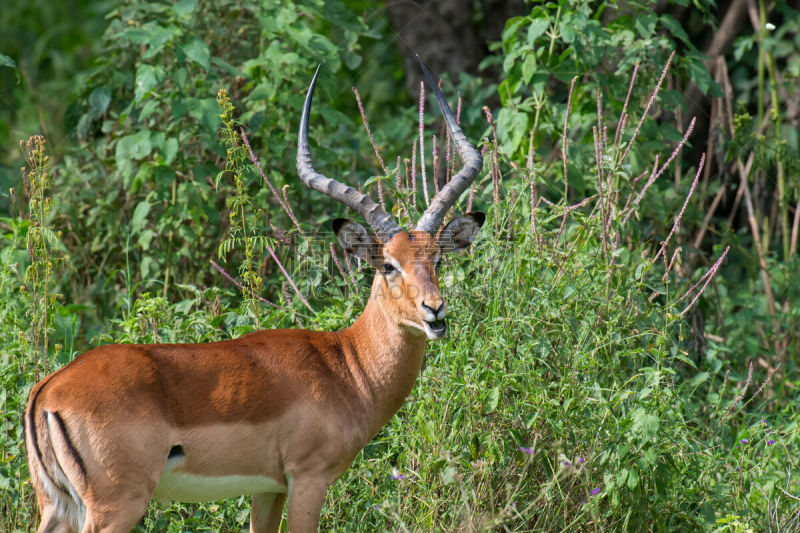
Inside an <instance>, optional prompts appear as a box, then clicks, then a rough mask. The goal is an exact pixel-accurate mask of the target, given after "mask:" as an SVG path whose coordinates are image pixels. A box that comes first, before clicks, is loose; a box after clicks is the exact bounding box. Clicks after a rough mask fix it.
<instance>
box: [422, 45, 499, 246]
mask: <svg viewBox="0 0 800 533" xmlns="http://www.w3.org/2000/svg"><path fill="white" fill-rule="evenodd" d="M417 60H418V61H419V64H420V66H421V67H422V72H424V73H425V77H426V78H427V79H428V84H429V85H430V86H431V89H433V93H434V94H435V95H436V100H437V101H438V102H439V108H440V109H441V110H442V115H444V120H445V122H447V129H448V130H450V136H451V137H452V138H453V141H455V143H456V148H457V149H458V153H459V154H460V155H461V160H462V161H463V162H464V166H463V167H462V168H461V170H460V171H459V172H458V174H456V175H455V176H453V178H452V179H451V180H450V182H448V183H447V184H446V185H445V186H444V187H442V189H441V190H440V191H439V194H437V195H436V196H435V197H434V198H433V200H431V204H430V206H428V209H426V210H425V213H423V215H422V217H420V219H419V221H418V222H417V226H416V229H418V230H424V231H427V232H428V233H430V234H435V233H436V230H437V229H438V228H439V226H441V224H442V220H443V219H444V216H445V215H446V214H447V210H448V209H450V208H451V207H452V206H453V204H454V203H455V202H456V200H458V198H459V197H460V196H461V194H462V193H463V192H464V191H466V190H467V188H468V187H469V186H470V184H472V182H473V181H475V177H476V176H477V175H478V172H479V171H480V169H481V167H482V165H483V158H482V157H481V153H480V152H479V151H478V150H476V149H475V147H474V146H472V144H470V142H469V140H467V136H466V135H464V132H463V131H461V127H460V126H459V125H458V122H457V121H456V117H454V116H453V111H452V110H451V109H450V106H449V105H448V104H447V100H445V98H444V95H443V94H442V91H441V90H440V89H439V87H438V86H437V85H436V84H435V83H434V82H433V76H431V73H430V71H428V68H427V67H426V66H425V63H423V62H422V59H421V58H420V57H419V54H417Z"/></svg>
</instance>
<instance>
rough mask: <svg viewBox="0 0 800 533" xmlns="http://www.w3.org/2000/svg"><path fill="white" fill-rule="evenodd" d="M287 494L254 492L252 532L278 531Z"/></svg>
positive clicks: (251, 514) (251, 511)
mask: <svg viewBox="0 0 800 533" xmlns="http://www.w3.org/2000/svg"><path fill="white" fill-rule="evenodd" d="M285 501H286V494H276V493H269V492H265V493H262V494H253V504H252V507H251V509H250V533H278V526H280V525H281V515H282V514H283V502H285Z"/></svg>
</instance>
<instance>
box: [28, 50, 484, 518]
mask: <svg viewBox="0 0 800 533" xmlns="http://www.w3.org/2000/svg"><path fill="white" fill-rule="evenodd" d="M420 63H421V62H420ZM422 68H423V70H424V72H425V76H426V77H427V79H428V82H429V83H430V84H431V87H432V88H433V91H434V92H435V95H436V98H437V100H438V102H439V106H440V107H441V110H442V113H443V114H444V118H445V121H446V122H447V127H448V129H449V130H450V133H451V135H452V137H453V139H454V141H455V143H456V145H457V148H458V150H459V153H460V154H461V158H462V161H463V162H464V166H463V168H462V169H461V170H460V172H459V173H458V174H457V175H455V176H454V177H453V179H452V180H451V181H450V182H449V183H448V184H447V185H445V186H444V187H443V188H442V189H441V191H440V192H439V193H438V194H437V195H436V197H435V198H434V199H433V200H432V202H431V204H430V206H429V208H428V209H427V210H426V211H425V213H424V214H423V215H422V217H421V218H420V220H419V221H418V222H417V224H416V227H415V228H414V229H413V230H411V231H407V230H404V229H403V228H401V227H400V226H399V225H398V224H397V223H396V222H395V221H394V220H393V219H392V217H391V216H390V215H389V214H388V213H387V212H386V211H385V210H384V209H383V208H382V207H381V206H380V205H379V204H377V203H375V202H373V201H372V200H371V199H370V198H369V197H368V196H367V195H366V194H362V193H360V192H358V191H357V190H355V189H353V188H352V187H349V186H346V185H344V184H342V183H340V182H338V181H336V180H333V179H330V178H328V177H326V176H323V175H322V174H319V173H317V172H316V171H315V170H314V168H313V166H312V161H311V155H310V151H309V144H308V120H309V110H310V108H311V100H312V97H313V94H314V86H315V84H316V81H317V75H318V74H319V68H317V72H316V73H315V75H314V78H313V80H312V82H311V86H310V87H309V90H308V94H307V96H306V100H305V105H304V107H303V115H302V118H301V120H300V130H299V134H298V142H297V173H298V176H299V177H300V179H301V180H302V181H303V182H304V183H305V184H306V185H307V186H309V187H311V188H313V189H316V190H317V191H319V192H322V193H324V194H327V195H328V196H330V197H332V198H333V199H335V200H337V201H339V202H341V203H342V204H344V205H346V206H348V207H350V208H352V209H353V210H355V211H356V212H357V213H358V214H360V215H361V216H362V217H363V218H364V219H365V220H366V221H367V223H368V224H369V226H370V227H371V228H372V230H373V231H374V234H375V236H374V237H373V235H372V234H371V233H370V232H369V231H368V230H367V229H366V228H365V227H364V226H362V225H361V224H359V223H357V222H353V221H351V220H346V219H337V220H335V221H334V223H333V228H334V231H335V233H336V235H337V239H338V240H339V242H340V244H341V245H342V247H343V248H344V249H345V250H346V251H347V252H348V253H350V254H352V255H355V256H356V257H359V258H361V259H363V260H365V261H368V262H369V263H370V264H371V265H373V266H374V267H375V270H376V272H375V278H374V280H373V282H372V292H371V293H370V297H369V300H368V302H367V305H366V308H365V309H364V312H363V313H362V314H361V316H360V317H358V319H357V320H356V321H355V322H354V323H353V325H352V326H350V327H349V328H347V329H344V330H342V331H336V332H330V331H308V330H265V331H258V332H255V333H251V334H248V335H245V336H243V337H240V338H238V339H235V340H229V341H222V342H213V343H206V344H151V345H143V344H139V345H134V344H129V345H108V346H100V347H97V348H94V349H93V350H90V351H88V352H86V353H85V354H83V355H81V356H79V357H78V358H76V359H75V360H74V361H73V362H71V363H70V364H68V365H66V366H65V367H63V368H62V369H60V370H58V371H57V372H55V373H53V374H51V375H49V376H48V377H46V378H44V379H43V380H42V381H40V382H39V383H38V384H36V386H35V387H33V390H31V394H30V399H29V402H28V407H27V410H26V412H25V441H26V447H27V454H28V464H29V467H30V473H31V478H32V481H33V485H34V488H35V490H36V498H37V501H38V504H39V509H40V511H41V520H42V521H41V525H40V526H39V529H38V531H39V532H40V533H41V532H45V531H53V532H55V531H58V532H61V531H83V532H100V531H102V532H124V531H130V530H131V529H132V528H133V527H134V526H136V524H137V522H139V520H140V519H141V517H142V516H143V514H144V512H145V510H146V508H147V505H148V502H149V501H150V500H151V498H157V499H161V500H177V501H184V502H203V501H210V500H221V499H225V498H231V497H234V496H239V495H243V494H252V508H251V513H250V531H251V532H264V531H277V530H278V527H279V525H280V521H281V515H282V511H283V504H284V501H285V500H286V498H287V496H288V528H289V531H290V532H292V533H301V532H313V531H316V530H317V526H318V522H319V513H320V510H321V507H322V503H323V500H324V498H325V493H326V491H327V489H328V487H329V486H330V484H331V483H332V482H333V481H334V480H335V479H336V478H337V477H338V476H339V475H341V474H342V473H343V472H344V471H345V470H346V469H347V468H348V467H349V466H350V463H351V462H352V461H353V459H354V458H355V457H356V455H357V454H358V452H359V451H360V450H361V449H362V448H363V447H364V446H365V445H366V444H367V442H369V440H370V439H371V438H372V437H373V436H374V435H375V434H376V433H377V432H378V430H379V429H380V428H381V427H382V426H383V425H384V424H385V423H386V422H387V421H388V420H389V419H390V418H391V417H392V416H393V415H394V413H396V412H397V410H398V409H399V408H400V406H401V405H402V404H403V402H404V401H405V398H406V396H407V395H408V394H409V392H410V391H411V389H412V387H413V386H414V382H415V381H416V379H417V375H418V374H419V371H420V367H421V365H422V359H423V355H424V352H425V344H426V339H440V338H442V337H443V336H444V335H445V334H446V332H447V325H446V323H445V320H444V318H445V314H446V307H445V302H444V300H443V298H442V295H441V292H440V290H439V286H438V275H437V266H438V263H439V261H440V258H441V255H442V254H445V253H448V252H452V251H455V250H460V249H464V248H466V247H468V246H469V245H470V244H471V243H472V241H473V239H474V238H475V235H476V234H477V232H478V230H479V229H480V227H481V225H482V224H483V222H484V219H485V216H484V215H483V214H482V213H469V214H467V215H465V216H462V217H458V218H455V219H454V220H452V221H451V222H450V223H449V224H447V226H446V227H445V228H444V229H443V230H441V231H439V232H438V233H437V229H438V228H439V226H440V225H441V223H442V220H443V219H444V217H445V214H446V213H447V211H448V210H449V209H450V207H451V206H452V205H453V204H454V202H455V201H456V199H457V198H458V197H459V196H461V194H462V193H463V192H464V191H465V190H466V189H467V188H468V187H469V185H470V183H471V182H472V181H473V180H474V179H475V176H476V175H477V173H478V171H479V169H480V167H481V156H480V153H478V152H477V151H476V150H475V148H474V147H473V146H472V145H471V144H470V143H469V141H468V140H467V138H466V137H465V135H464V134H463V132H462V131H461V129H460V128H459V126H458V123H457V122H456V119H455V117H454V116H453V113H452V111H451V110H450V108H449V106H448V105H447V102H446V101H445V99H444V96H443V95H442V93H441V91H440V90H439V89H438V87H437V86H436V84H435V83H433V78H432V77H431V74H430V72H428V70H427V69H426V68H425V66H424V65H422Z"/></svg>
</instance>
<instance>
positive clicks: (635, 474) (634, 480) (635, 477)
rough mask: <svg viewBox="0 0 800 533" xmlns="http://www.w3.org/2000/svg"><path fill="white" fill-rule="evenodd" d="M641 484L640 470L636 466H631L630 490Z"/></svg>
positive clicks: (629, 475) (629, 476) (629, 472)
mask: <svg viewBox="0 0 800 533" xmlns="http://www.w3.org/2000/svg"><path fill="white" fill-rule="evenodd" d="M638 486H639V471H638V470H636V469H635V468H631V469H630V470H629V471H628V488H629V489H630V490H633V489H635V488H636V487H638Z"/></svg>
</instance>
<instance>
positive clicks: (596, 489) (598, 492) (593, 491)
mask: <svg viewBox="0 0 800 533" xmlns="http://www.w3.org/2000/svg"><path fill="white" fill-rule="evenodd" d="M591 494H592V496H597V495H598V494H600V489H599V488H597V487H595V488H593V489H592V493H591Z"/></svg>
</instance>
